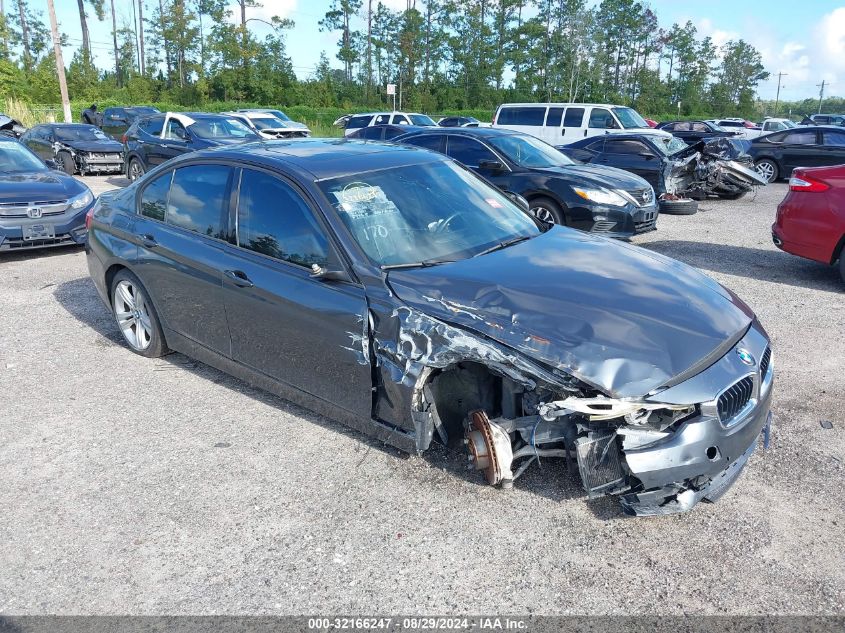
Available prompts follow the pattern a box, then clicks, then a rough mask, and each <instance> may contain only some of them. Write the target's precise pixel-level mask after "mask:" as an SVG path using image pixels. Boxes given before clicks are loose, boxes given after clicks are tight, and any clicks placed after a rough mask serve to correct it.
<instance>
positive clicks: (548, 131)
mask: <svg viewBox="0 0 845 633" xmlns="http://www.w3.org/2000/svg"><path fill="white" fill-rule="evenodd" d="M565 110H566V108H564V107H562V106H550V107H549V109H548V111H547V112H546V124H545V125H544V126H543V129H542V130H541V131H540V138H541V139H543V140H544V141H546V143H548V144H549V145H554V144H558V145H560V143H561V134H562V128H563V113H564V111H565Z"/></svg>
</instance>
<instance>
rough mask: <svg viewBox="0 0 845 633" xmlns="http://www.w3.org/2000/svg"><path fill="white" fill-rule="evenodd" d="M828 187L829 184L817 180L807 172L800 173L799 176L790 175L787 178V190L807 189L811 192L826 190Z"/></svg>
mask: <svg viewBox="0 0 845 633" xmlns="http://www.w3.org/2000/svg"><path fill="white" fill-rule="evenodd" d="M828 189H830V185H829V184H827V183H826V182H824V181H823V180H817V179H816V178H812V177H810V176H808V175H807V174H801V175H800V176H792V178H790V179H789V190H790V191H807V192H811V193H817V192H819V191H827V190H828Z"/></svg>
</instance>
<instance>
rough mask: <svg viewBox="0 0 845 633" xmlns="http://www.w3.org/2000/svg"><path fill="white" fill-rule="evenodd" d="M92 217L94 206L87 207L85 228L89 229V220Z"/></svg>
mask: <svg viewBox="0 0 845 633" xmlns="http://www.w3.org/2000/svg"><path fill="white" fill-rule="evenodd" d="M93 219H94V207H91V208H90V209H88V213H86V214H85V228H86V229H88V230H91V221H92V220H93Z"/></svg>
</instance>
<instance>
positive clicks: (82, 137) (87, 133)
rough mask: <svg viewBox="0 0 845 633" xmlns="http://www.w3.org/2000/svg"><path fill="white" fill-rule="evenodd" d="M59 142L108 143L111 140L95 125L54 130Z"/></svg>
mask: <svg viewBox="0 0 845 633" xmlns="http://www.w3.org/2000/svg"><path fill="white" fill-rule="evenodd" d="M53 131H54V133H55V135H56V140H58V141H108V140H110V139H109V137H108V136H106V135H105V134H104V133H103V131H102V130H100V128H96V127H94V126H93V125H84V126H83V125H78V126H76V125H75V126H73V127H57V128H54V130H53Z"/></svg>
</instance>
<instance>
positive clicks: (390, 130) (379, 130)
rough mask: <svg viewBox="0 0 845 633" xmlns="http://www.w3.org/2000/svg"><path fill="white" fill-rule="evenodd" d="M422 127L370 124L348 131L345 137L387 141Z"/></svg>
mask: <svg viewBox="0 0 845 633" xmlns="http://www.w3.org/2000/svg"><path fill="white" fill-rule="evenodd" d="M423 129H425V128H424V127H421V126H418V125H393V124H390V125H371V126H370V127H362V128H360V129H357V130H355V131H354V132H351V133H349V134H348V135H347V136H346V138H350V139H354V138H357V139H364V140H369V141H389V140H390V139H393V138H396V137H397V136H402V135H403V134H407V133H408V132H412V131H415V130H423Z"/></svg>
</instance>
